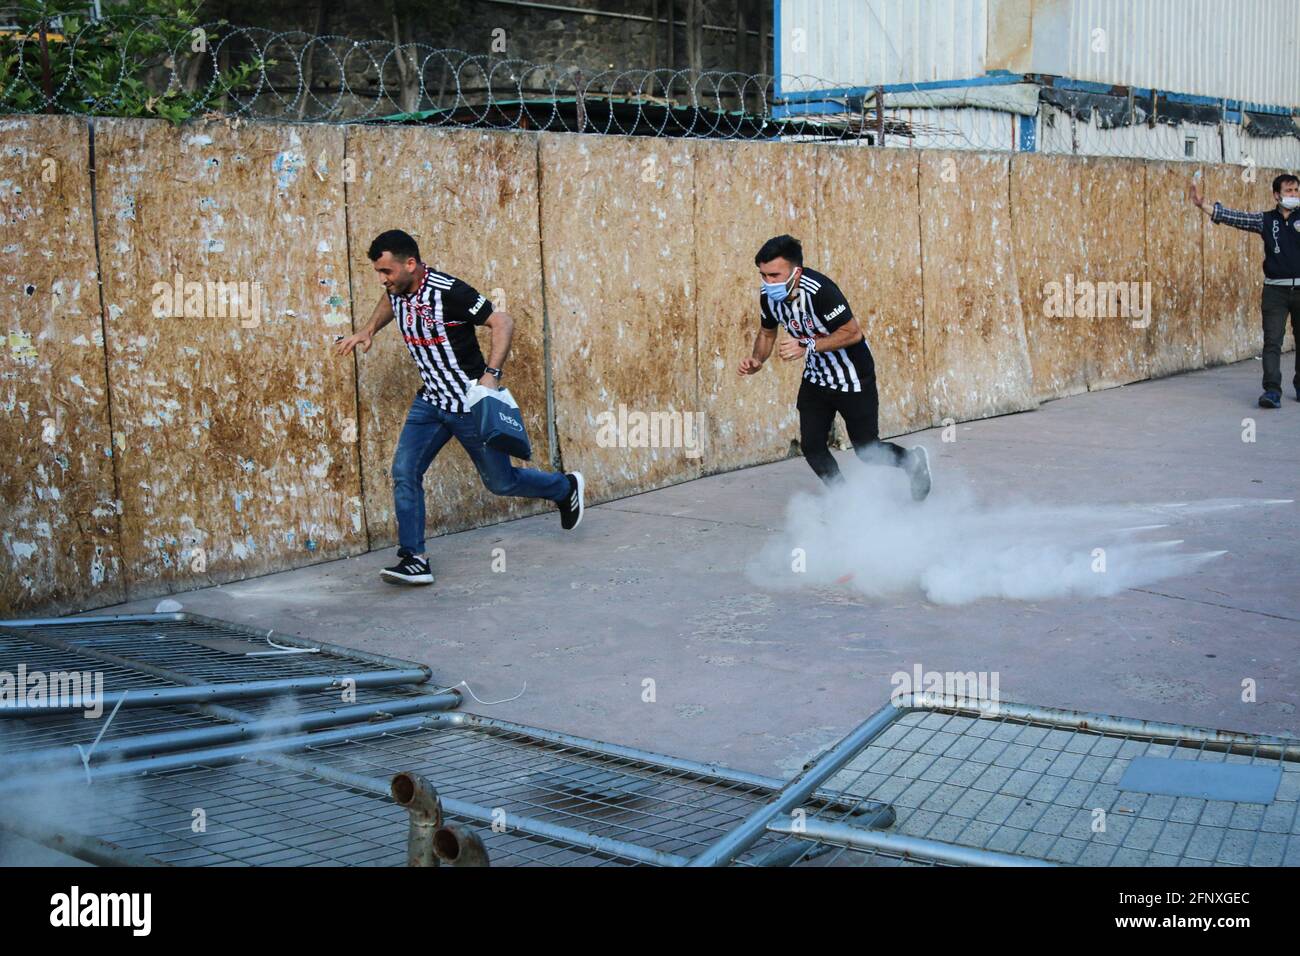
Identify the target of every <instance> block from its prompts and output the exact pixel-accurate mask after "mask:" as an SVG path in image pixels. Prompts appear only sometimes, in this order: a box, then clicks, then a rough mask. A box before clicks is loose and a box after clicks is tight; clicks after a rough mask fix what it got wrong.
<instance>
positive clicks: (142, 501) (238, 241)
mask: <svg viewBox="0 0 1300 956" xmlns="http://www.w3.org/2000/svg"><path fill="white" fill-rule="evenodd" d="M95 144H96V175H97V184H98V187H97V188H98V223H97V228H98V233H99V248H100V256H101V262H102V268H103V283H104V302H105V307H106V310H107V316H106V329H107V346H108V358H109V379H110V381H111V382H112V388H113V415H114V418H113V425H114V430H115V437H116V439H117V442H116V453H117V454H116V461H117V469H118V482H119V486H120V488H121V496H122V507H123V512H122V541H123V546H122V547H123V559H124V563H125V567H126V573H127V575H128V577H129V578H130V579H131V580H132V581H133V582H137V581H138V582H141V583H142V584H143V583H145V582H148V583H149V584H150V585H151V586H152V587H154V588H155V589H156V588H157V587H160V586H162V587H167V588H169V589H186V588H193V587H198V586H202V585H207V584H212V583H216V582H220V581H229V580H232V579H238V578H242V577H246V576H248V575H252V574H259V573H264V572H266V571H270V570H278V569H281V568H287V567H294V566H298V565H302V564H309V563H312V562H316V561H320V560H322V559H324V558H331V557H339V556H342V555H345V554H356V553H358V552H360V551H363V550H364V548H365V543H366V538H365V531H364V524H363V515H362V508H361V487H360V482H359V470H358V462H357V454H356V440H355V430H356V416H357V409H356V389H355V384H354V381H353V373H352V369H351V368H350V367H348V366H346V365H343V364H340V363H337V362H333V361H331V360H330V359H329V356H328V351H329V348H330V346H331V344H332V342H333V339H334V336H335V335H336V334H339V333H342V332H346V331H348V329H349V327H350V324H351V322H350V317H349V314H348V313H349V308H348V282H347V268H348V265H347V257H346V230H345V228H344V207H343V130H342V129H341V128H339V127H329V126H271V125H253V126H245V127H243V128H239V129H232V128H229V127H227V126H226V125H223V124H214V125H207V126H203V125H198V124H195V125H188V126H185V127H182V128H179V129H177V128H173V127H171V126H169V125H167V124H165V123H160V122H148V121H135V120H110V121H103V122H100V123H99V124H97V133H96V138H95ZM218 281H222V282H226V283H235V284H237V285H236V288H237V289H239V291H240V293H241V295H242V299H243V307H242V309H241V310H240V311H239V313H238V314H236V315H232V314H231V312H232V310H231V309H230V307H229V305H224V306H223V305H221V304H219V303H218V302H217V296H216V295H215V292H214V294H213V295H211V296H209V295H208V294H207V292H208V290H207V288H206V287H202V288H200V287H198V286H196V287H193V289H191V288H190V287H187V286H184V285H183V284H184V283H189V282H195V283H208V282H213V283H215V282H218ZM178 283H181V284H182V285H181V288H182V289H183V293H182V295H180V296H177V295H175V290H176V289H177V287H178V285H177V284H178ZM241 283H242V284H243V285H242V287H241V286H240V285H238V284H241ZM223 311H224V312H225V313H226V314H225V315H224V316H223V315H222V314H221V313H222V312H223Z"/></svg>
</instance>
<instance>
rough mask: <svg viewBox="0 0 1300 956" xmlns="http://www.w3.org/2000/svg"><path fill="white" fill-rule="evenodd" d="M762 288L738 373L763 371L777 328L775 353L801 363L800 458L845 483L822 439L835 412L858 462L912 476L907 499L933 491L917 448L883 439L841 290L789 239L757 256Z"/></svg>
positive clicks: (866, 366) (870, 379)
mask: <svg viewBox="0 0 1300 956" xmlns="http://www.w3.org/2000/svg"><path fill="white" fill-rule="evenodd" d="M754 264H755V265H756V266H758V272H759V275H760V276H762V279H763V289H762V291H761V292H759V295H758V307H759V314H760V317H761V324H762V328H760V329H759V331H758V337H757V338H756V339H755V340H754V351H753V353H752V354H751V355H750V356H749V357H748V358H745V359H743V360H742V361H741V363H740V374H741V375H753V374H754V373H755V372H757V371H758V370H759V369H761V368H762V367H763V363H764V362H766V361H767V359H768V356H770V355H771V354H772V346H773V345H774V344H775V343H776V333H777V327H778V325H784V326H785V329H786V331H787V332H789V333H790V338H788V339H786V340H785V341H783V342H782V343H781V346H780V348H779V349H778V354H779V355H780V356H781V358H783V359H785V360H787V361H794V360H796V359H800V358H802V359H804V370H803V383H802V384H801V385H800V386H799V400H798V404H797V407H798V409H799V438H800V444H801V445H802V447H803V455H804V458H806V459H807V460H808V464H809V465H811V466H812V470H813V471H815V472H816V473H817V476H818V477H819V478H821V480H822V481H823V482H825V483H826V484H827V485H834V484H837V483H839V482H840V481H842V480H843V478H842V476H841V475H840V469H839V466H838V465H837V464H836V463H835V458H834V457H833V456H832V455H831V452H830V448H829V447H828V446H827V440H828V439H829V438H830V433H831V424H832V423H833V422H834V420H835V414H836V412H838V413H839V414H840V416H841V417H842V418H843V419H844V425H845V427H846V428H847V430H848V433H849V441H850V442H852V443H853V450H854V451H855V452H856V453H857V455H858V457H859V458H861V459H862V460H863V461H865V462H868V463H870V464H885V465H894V466H895V467H898V468H902V469H903V470H904V471H906V472H907V474H908V476H909V477H910V479H911V485H912V497H913V498H914V499H915V500H917V501H920V500H921V499H923V498H924V497H925V496H926V495H928V494H929V493H930V459H929V455H928V454H927V453H926V450H925V449H924V448H922V447H921V446H920V445H917V446H916V447H914V448H911V449H905V448H903V447H902V446H901V445H895V444H894V443H893V442H884V441H881V440H880V423H879V413H880V405H879V402H880V400H879V397H878V395H877V393H876V366H875V361H874V360H873V359H872V357H871V350H870V349H869V348H867V343H866V339H865V338H864V337H863V335H862V329H861V328H860V327H859V326H858V321H857V319H855V318H854V317H853V311H852V310H851V309H850V308H849V303H848V302H847V300H845V298H844V295H843V293H841V292H840V290H839V287H838V286H837V285H836V284H835V283H834V282H832V281H831V280H830V279H829V278H828V277H826V276H824V275H822V274H821V273H820V272H814V271H813V270H812V269H807V268H805V267H804V264H803V246H802V245H800V243H799V240H798V239H795V238H793V237H792V236H776V237H775V238H772V239H769V240H768V241H767V242H765V243H763V248H761V249H759V250H758V255H756V256H755V257H754Z"/></svg>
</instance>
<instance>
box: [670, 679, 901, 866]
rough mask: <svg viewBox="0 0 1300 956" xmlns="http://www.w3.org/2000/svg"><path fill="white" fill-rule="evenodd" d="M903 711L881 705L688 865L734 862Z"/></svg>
mask: <svg viewBox="0 0 1300 956" xmlns="http://www.w3.org/2000/svg"><path fill="white" fill-rule="evenodd" d="M904 713H906V711H905V710H903V709H902V708H900V707H895V706H894V705H893V704H892V703H890V704H886V705H885V706H884V707H882V708H880V710H878V711H876V712H875V713H874V714H872V715H871V716H870V717H868V718H867V719H866V720H864V721H863V722H862V723H861V724H859V725H858V726H857V727H856V728H854V729H853V730H852V731H850V732H849V734H848V735H847V736H845V737H844V738H843V739H842V740H841V741H840V742H839V743H837V744H836V745H835V746H833V747H831V749H830V750H828V751H826V752H825V753H824V754H822V755H821V756H820V757H818V758H817V759H815V760H813V761H812V762H811V763H810V764H809V765H808V766H807V767H806V768H804V771H803V773H801V774H799V776H797V777H795V778H794V779H793V780H791V781H790V782H789V783H788V784H786V786H785V787H784V788H783V789H782V790H781V792H780V793H779V794H778V795H777V798H776V799H775V800H773V801H772V802H771V803H769V804H767V805H766V806H764V807H760V808H759V809H757V810H755V811H754V812H753V813H751V814H750V815H749V816H748V817H746V818H745V820H744V822H742V823H741V824H740V825H739V826H737V827H735V828H734V829H732V830H731V831H730V832H729V833H728V834H727V835H726V836H724V837H722V838H721V839H720V840H718V841H717V842H716V843H714V844H713V845H712V846H711V847H709V848H708V849H706V850H704V852H702V853H700V854H698V855H697V856H696V857H695V858H694V859H692V860H691V862H690V864H689V865H690V866H726V865H728V864H729V863H731V862H733V861H734V860H735V859H736V857H738V856H740V855H741V854H742V853H744V852H745V851H746V850H748V849H749V848H750V847H751V846H753V845H754V844H755V843H757V842H758V841H759V840H760V839H762V837H763V834H764V833H766V832H767V825H768V823H770V822H771V821H772V820H773V819H774V818H776V817H778V816H781V815H783V814H786V813H789V812H790V811H792V810H794V809H795V808H796V807H798V806H799V805H800V804H802V803H803V802H804V801H805V800H806V799H807V798H808V797H809V796H811V795H812V793H813V792H814V791H815V790H816V789H817V788H818V787H819V786H821V784H823V783H824V782H825V781H827V780H829V779H830V778H831V777H832V776H834V775H835V774H836V773H837V772H838V771H839V769H840V768H841V767H843V766H844V764H846V763H848V762H849V761H850V760H852V759H853V758H854V757H855V756H857V754H858V753H859V752H860V751H861V750H862V748H863V747H865V746H866V745H867V744H868V743H870V742H871V741H872V739H874V738H875V737H876V735H878V734H879V733H881V732H882V731H883V730H884V729H885V728H886V727H888V726H889V725H890V724H892V723H893V722H894V721H896V720H898V719H899V717H901V716H902V715H903V714H904ZM873 822H874V821H873ZM882 822H883V819H882Z"/></svg>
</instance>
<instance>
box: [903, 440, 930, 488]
mask: <svg viewBox="0 0 1300 956" xmlns="http://www.w3.org/2000/svg"><path fill="white" fill-rule="evenodd" d="M907 473H908V474H909V475H911V476H912V500H913V501H924V500H925V497H926V496H927V495H928V494H929V493H930V453H929V452H928V451H926V450H925V449H924V448H923V447H921V446H920V445H914V446H913V447H912V448H910V449H909V450H908V452H907Z"/></svg>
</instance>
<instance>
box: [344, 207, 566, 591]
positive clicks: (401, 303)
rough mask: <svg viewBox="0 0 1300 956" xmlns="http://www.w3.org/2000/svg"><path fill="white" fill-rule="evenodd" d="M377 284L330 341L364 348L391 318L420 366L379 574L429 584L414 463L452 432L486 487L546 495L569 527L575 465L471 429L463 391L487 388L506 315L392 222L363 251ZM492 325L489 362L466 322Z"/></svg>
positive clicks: (509, 330) (494, 380)
mask: <svg viewBox="0 0 1300 956" xmlns="http://www.w3.org/2000/svg"><path fill="white" fill-rule="evenodd" d="M368 255H369V257H370V261H371V262H372V263H374V267H375V272H376V273H378V274H379V278H380V281H381V282H383V284H384V288H385V289H386V290H387V291H386V293H385V294H384V295H382V296H380V298H379V303H378V304H377V305H376V306H375V311H374V312H373V313H372V314H371V316H370V322H369V323H367V325H366V327H365V328H363V329H362V330H361V331H360V332H358V333H357V334H356V335H353V336H350V337H348V338H346V339H343V340H342V341H341V342H339V344H338V345H337V346H336V348H335V353H336V354H338V355H347V354H349V353H350V352H351V351H352V350H353V349H354V348H356V347H357V346H358V345H359V346H361V351H363V352H369V351H370V343H371V339H372V337H373V336H374V334H375V333H376V332H378V331H379V330H380V329H382V328H383V327H384V326H385V325H387V324H388V323H389V322H392V321H393V320H394V319H396V320H397V327H398V329H399V330H400V331H401V333H402V339H403V341H405V342H406V347H407V349H408V350H409V351H410V353H411V357H412V358H414V359H415V363H416V365H417V366H419V369H420V378H421V379H422V380H423V382H424V387H423V388H421V389H420V391H419V392H418V393H416V396H415V401H414V402H412V403H411V409H410V411H409V412H408V413H407V416H406V425H405V426H404V427H403V428H402V434H401V437H400V438H399V439H398V442H397V452H396V453H395V454H394V455H393V505H394V509H395V511H396V514H397V532H398V544H399V547H398V549H397V564H395V565H393V566H392V567H391V568H384V570H383V572H382V576H383V577H384V579H385V580H388V581H393V582H397V583H405V584H432V583H433V574H432V572H431V571H430V569H429V562H428V558H427V556H426V555H425V553H424V473H425V472H426V471H427V470H428V468H429V465H430V464H431V463H432V462H433V458H434V456H435V455H437V454H438V452H439V451H440V450H441V449H442V446H443V445H445V444H447V442H448V440H450V439H451V438H452V436H455V438H456V440H457V441H459V442H460V444H461V447H462V448H464V449H465V451H466V453H467V454H468V455H469V457H470V460H471V461H473V462H474V467H475V468H477V469H478V473H479V477H481V478H482V479H483V484H484V485H486V486H487V489H488V491H490V492H492V493H493V494H494V495H512V496H514V497H517V498H547V499H550V500H551V501H554V502H555V503H556V504H557V505H558V506H559V508H560V526H561V527H563V528H564V529H565V530H568V529H571V528H576V527H577V526H578V522H579V521H581V520H582V510H583V500H582V497H583V481H582V473H581V472H578V471H575V472H571V473H568V474H558V473H555V472H545V471H537V470H536V469H533V468H516V467H515V466H514V465H512V464H511V463H510V456H509V455H507V454H506V453H505V452H503V451H499V450H498V449H495V448H489V447H488V446H487V445H485V444H483V440H482V438H480V437H479V430H478V426H477V425H476V423H475V421H474V416H473V415H472V414H471V413H470V411H469V405H468V403H467V401H466V398H465V395H466V392H467V391H468V390H469V388H470V386H471V385H473V384H475V383H476V382H477V383H478V384H480V385H484V386H487V387H488V388H497V387H499V385H500V382H501V374H502V372H501V366H502V365H504V364H505V360H506V356H507V355H508V354H509V353H510V339H511V336H512V335H513V334H514V322H513V320H512V319H511V318H510V316H509V315H507V314H506V313H505V312H500V311H497V310H495V309H493V308H492V303H491V302H489V301H488V300H487V298H486V297H484V296H481V295H479V294H478V292H476V291H475V290H474V289H473V288H472V287H470V286H469V284H467V283H465V282H462V281H461V280H460V279H457V278H456V277H455V276H451V275H448V274H446V273H445V272H436V271H434V270H433V269H430V268H429V267H428V266H426V265H425V264H424V263H423V262H422V261H421V260H420V248H419V246H417V245H416V242H415V240H414V239H413V238H411V237H410V236H409V235H407V234H406V233H405V232H402V231H401V230H399V229H392V230H389V231H388V232H385V233H382V234H381V235H379V236H378V237H377V238H376V239H375V241H374V242H372V243H371V244H370V250H369V252H368ZM480 325H484V326H487V328H488V329H489V330H490V331H491V333H492V348H491V353H490V358H491V361H490V362H485V361H484V360H483V353H482V351H481V350H480V349H479V344H478V337H477V336H476V335H475V334H474V328H475V326H480Z"/></svg>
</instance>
